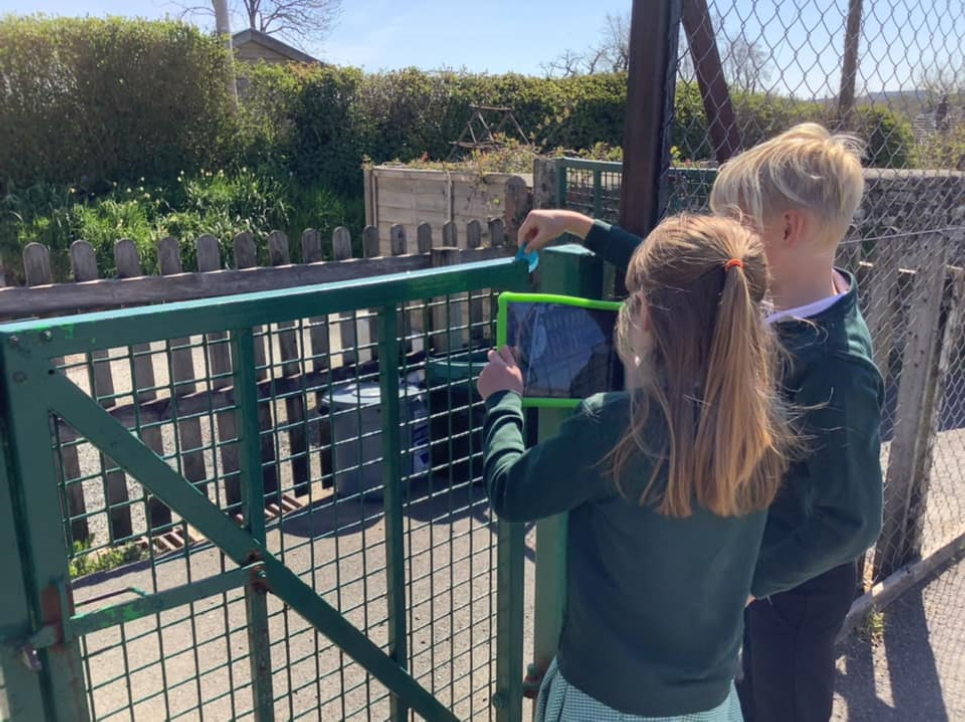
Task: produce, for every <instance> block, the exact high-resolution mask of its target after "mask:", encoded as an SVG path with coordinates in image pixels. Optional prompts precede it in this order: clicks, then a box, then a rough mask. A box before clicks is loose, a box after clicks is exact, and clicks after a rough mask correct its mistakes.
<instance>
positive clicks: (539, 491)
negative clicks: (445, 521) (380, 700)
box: [485, 392, 766, 717]
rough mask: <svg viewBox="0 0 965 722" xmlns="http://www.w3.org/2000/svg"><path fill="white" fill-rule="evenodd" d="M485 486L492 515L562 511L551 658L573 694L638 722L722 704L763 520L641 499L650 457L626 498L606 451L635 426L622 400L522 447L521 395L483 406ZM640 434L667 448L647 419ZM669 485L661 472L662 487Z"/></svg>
mask: <svg viewBox="0 0 965 722" xmlns="http://www.w3.org/2000/svg"><path fill="white" fill-rule="evenodd" d="M487 410H488V413H487V415H486V426H485V449H486V455H485V478H486V484H487V490H488V492H489V498H490V501H491V503H492V507H493V510H494V511H495V513H496V514H497V515H499V516H500V517H501V518H503V519H507V520H510V521H530V520H534V519H540V518H542V517H547V516H551V515H554V514H559V513H562V512H567V511H568V512H569V524H568V526H567V557H566V563H567V580H566V583H567V588H566V618H565V620H564V624H563V630H562V633H561V636H560V645H559V652H558V654H557V662H558V664H559V668H560V671H561V672H562V674H563V676H564V677H565V678H566V679H567V681H568V682H570V684H573V685H575V686H576V687H577V688H579V689H581V690H582V691H584V692H585V693H587V694H589V695H590V696H592V697H594V698H596V699H597V700H599V701H600V702H602V703H603V704H605V705H608V706H609V707H612V708H613V709H616V710H619V711H620V712H623V713H625V714H631V715H639V716H643V717H665V716H676V715H684V714H689V713H694V712H700V711H704V710H709V709H712V708H714V707H716V706H717V705H719V704H721V703H722V702H723V701H724V699H725V698H726V697H727V695H728V693H729V691H730V686H731V683H732V681H733V678H734V673H735V671H736V666H737V656H738V650H739V648H740V644H741V632H742V620H743V611H744V605H745V603H746V601H747V597H748V594H749V593H750V589H751V580H752V577H753V573H754V563H755V559H756V558H757V554H758V550H759V548H760V544H761V539H762V537H763V534H764V525H765V522H766V513H765V512H759V513H755V514H750V515H747V516H744V517H732V518H721V517H719V516H715V515H714V514H712V513H711V512H709V511H707V510H706V509H703V508H701V507H699V506H696V504H695V507H694V510H693V514H692V515H691V516H690V517H688V518H684V519H673V518H669V517H666V516H662V515H660V514H658V513H657V512H656V511H655V510H654V509H653V508H651V507H649V506H641V505H640V504H639V503H638V500H639V498H640V496H641V494H642V492H643V490H644V487H645V485H646V483H647V482H648V481H649V479H650V477H651V473H652V471H653V466H654V460H653V459H652V458H650V457H648V456H646V455H643V454H638V455H637V457H636V458H634V459H632V460H631V462H630V465H629V466H628V467H627V469H626V472H625V474H624V476H623V478H624V480H625V481H624V495H621V494H620V493H618V491H617V489H616V486H615V485H614V483H613V479H612V476H611V474H610V473H609V468H608V464H607V462H606V459H605V457H606V455H607V454H608V453H609V452H610V451H611V450H612V449H613V448H614V446H615V445H616V444H617V442H618V441H619V440H620V438H621V437H622V435H623V434H624V433H625V432H626V430H627V428H628V427H629V423H630V396H629V394H627V393H613V394H606V395H598V396H594V397H591V398H590V399H588V400H587V401H585V402H584V403H583V405H582V406H581V408H580V410H579V412H578V413H577V414H576V415H575V416H573V417H572V418H570V419H568V420H567V421H566V422H565V423H564V424H563V426H562V428H561V430H560V432H559V434H558V435H557V436H555V437H554V438H552V439H549V440H548V441H545V442H543V443H541V444H539V445H538V446H536V447H534V448H532V449H530V450H528V451H527V450H526V448H525V444H524V439H523V409H522V400H521V398H520V397H519V396H518V395H517V394H515V393H512V392H503V393H499V394H494V395H493V396H491V397H490V398H489V399H488V400H487ZM645 437H646V438H647V440H648V441H650V442H651V443H652V444H653V446H654V448H655V449H658V450H659V449H661V448H663V447H665V443H666V439H667V429H666V422H665V421H664V419H663V415H662V414H660V413H654V414H651V416H650V419H649V421H648V426H647V428H646V429H645ZM656 483H657V487H656V488H657V489H660V487H661V486H662V485H664V484H666V465H663V469H662V472H661V474H660V476H658V478H657V481H656Z"/></svg>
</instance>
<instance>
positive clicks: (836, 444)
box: [519, 123, 884, 722]
mask: <svg viewBox="0 0 965 722" xmlns="http://www.w3.org/2000/svg"><path fill="white" fill-rule="evenodd" d="M860 153H861V143H860V141H858V140H857V139H855V138H853V137H850V136H847V135H832V134H831V133H829V132H828V131H827V130H826V129H824V128H822V127H821V126H819V125H816V124H813V123H808V124H802V125H798V126H795V127H794V128H791V129H790V130H788V131H786V132H784V133H781V134H780V135H778V136H777V137H775V138H773V139H771V140H769V141H766V142H764V143H762V144H760V145H758V146H755V147H754V148H751V149H750V150H748V151H746V152H744V153H742V154H740V155H738V156H737V157H735V158H734V159H733V160H731V161H729V162H727V163H725V164H724V165H723V166H722V167H721V168H720V171H719V174H718V178H717V181H716V182H715V184H714V188H713V190H712V192H711V207H712V208H713V210H714V211H715V212H716V213H718V214H723V215H732V216H735V217H740V218H741V219H742V221H743V222H745V224H748V225H750V226H752V227H753V229H754V230H755V231H756V232H757V233H758V234H759V235H760V237H761V239H762V241H763V245H764V249H765V251H766V253H767V261H768V266H769V269H770V274H771V280H770V297H771V303H772V305H773V310H772V312H771V313H770V315H769V316H768V321H769V322H770V323H771V324H773V325H774V327H775V329H776V330H777V333H778V336H779V338H780V340H781V342H782V343H783V345H784V347H785V348H786V349H787V351H788V361H787V364H786V366H787V368H786V370H785V372H784V374H783V379H782V387H783V394H784V396H785V398H786V399H787V400H788V401H789V402H791V403H793V404H795V405H798V406H800V407H802V408H803V409H805V411H804V413H803V418H802V425H803V429H802V430H803V433H804V434H805V435H806V437H807V438H809V439H810V440H811V441H810V444H809V447H810V448H809V450H808V453H807V454H806V455H805V457H804V458H803V459H802V460H801V461H799V462H796V463H794V464H792V465H791V467H790V469H789V470H788V472H787V474H786V475H785V477H784V486H783V489H782V492H781V493H780V494H779V496H778V498H777V500H776V501H775V503H774V505H773V506H772V508H771V510H770V512H769V515H768V523H767V529H766V531H765V536H764V542H763V544H762V547H761V552H760V556H759V558H758V561H757V568H756V572H755V580H754V584H753V587H752V590H753V591H752V593H753V595H754V596H755V597H757V598H758V599H759V600H760V601H755V602H753V603H751V604H750V605H749V607H748V609H747V614H746V630H745V643H744V655H743V664H744V679H743V681H742V682H741V683H740V685H739V691H740V695H741V702H742V707H743V709H744V716H745V719H746V720H747V721H748V722H755V721H756V722H827V720H828V719H829V718H830V715H831V709H832V703H833V696H834V640H835V637H836V636H837V634H838V631H839V630H840V629H841V626H842V624H843V622H844V618H845V616H846V614H847V612H848V609H849V608H850V605H851V601H852V599H853V597H854V593H855V589H856V586H857V578H856V577H857V564H856V558H857V557H858V556H859V555H860V554H862V553H863V552H864V551H865V550H866V549H868V547H870V546H871V545H872V544H874V542H875V540H876V539H877V537H878V534H879V533H880V531H881V512H882V476H881V465H880V453H881V438H880V431H879V428H880V423H881V405H882V401H883V395H884V388H883V387H884V384H883V382H882V379H881V375H880V373H879V372H878V370H877V368H876V367H875V365H874V361H873V358H874V357H873V354H872V348H871V336H870V333H869V332H868V328H867V326H866V324H865V322H864V319H863V318H862V316H861V312H860V311H859V309H858V303H857V286H856V283H855V279H854V276H853V275H851V274H850V273H848V272H847V271H844V270H840V269H836V268H835V267H834V259H835V254H836V251H837V247H838V245H839V244H840V243H841V241H842V240H843V239H844V236H845V234H846V233H847V230H848V227H849V225H850V223H851V220H852V216H853V214H854V212H855V211H856V209H857V208H858V206H859V204H860V202H861V196H862V193H863V189H864V180H863V174H862V170H861V159H860ZM564 233H570V234H573V235H576V236H579V237H581V238H584V239H585V244H586V246H587V248H589V249H591V250H593V251H595V252H596V253H599V254H600V255H602V256H603V257H604V258H605V259H606V260H608V261H610V262H612V263H614V264H616V265H617V266H618V267H623V268H625V267H626V265H627V262H628V260H629V258H630V257H631V255H632V253H633V251H634V249H635V248H636V246H637V245H638V244H639V243H640V238H639V237H637V236H634V235H632V234H630V233H627V232H626V231H623V230H622V229H620V228H617V227H615V226H609V225H608V224H605V223H602V222H600V221H593V220H591V219H589V218H587V217H586V216H582V215H580V214H574V213H571V212H568V211H534V212H533V213H531V214H530V216H529V218H528V219H527V220H526V222H525V223H524V224H523V226H522V227H521V229H520V237H519V242H520V245H527V246H528V247H529V248H530V250H534V249H538V248H541V247H543V246H545V245H546V244H547V243H549V242H550V241H551V240H553V239H554V238H556V237H558V236H560V235H563V234H564Z"/></svg>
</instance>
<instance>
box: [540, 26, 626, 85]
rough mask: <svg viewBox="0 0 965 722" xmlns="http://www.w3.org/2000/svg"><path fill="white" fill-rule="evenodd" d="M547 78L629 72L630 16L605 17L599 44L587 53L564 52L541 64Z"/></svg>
mask: <svg viewBox="0 0 965 722" xmlns="http://www.w3.org/2000/svg"><path fill="white" fill-rule="evenodd" d="M542 68H543V72H545V73H546V74H547V75H548V76H551V77H563V78H572V77H574V76H576V75H593V74H594V73H625V72H626V71H627V70H628V69H629V68H630V13H629V12H627V13H625V14H623V15H610V14H609V13H608V14H607V16H606V22H605V24H604V26H603V30H602V31H601V32H600V40H599V41H598V42H597V44H596V45H594V46H593V47H591V48H590V49H589V50H586V51H583V52H580V51H577V50H564V51H563V52H562V53H560V54H559V55H558V56H557V57H556V58H554V59H553V60H551V61H549V62H548V63H543V64H542Z"/></svg>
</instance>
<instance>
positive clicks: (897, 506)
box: [874, 234, 947, 579]
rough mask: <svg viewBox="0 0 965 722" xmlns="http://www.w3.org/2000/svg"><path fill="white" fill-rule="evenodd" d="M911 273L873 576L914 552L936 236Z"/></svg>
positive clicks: (941, 257)
mask: <svg viewBox="0 0 965 722" xmlns="http://www.w3.org/2000/svg"><path fill="white" fill-rule="evenodd" d="M916 255H917V260H918V263H917V269H916V270H917V271H918V273H917V275H916V278H915V286H914V291H913V294H914V296H913V299H912V305H911V310H910V312H909V319H908V333H907V341H906V343H905V352H904V357H903V362H902V371H901V383H900V385H899V387H898V419H897V421H896V423H895V432H894V438H893V440H892V442H891V452H890V454H889V461H888V470H887V477H886V483H885V507H884V516H883V519H884V523H883V529H882V533H881V536H880V537H879V539H878V543H877V545H876V547H875V550H876V551H875V565H874V566H875V568H874V576H875V578H879V579H880V578H883V577H887V576H889V575H891V574H892V573H893V572H895V571H896V570H898V569H899V568H900V567H902V566H903V565H904V564H905V563H907V562H908V561H909V560H910V559H911V557H912V556H913V555H914V550H913V549H912V548H911V547H910V546H909V543H910V541H911V535H910V533H909V524H914V520H913V519H912V518H911V517H912V515H913V514H914V513H916V511H918V509H917V507H918V506H919V501H920V499H921V498H922V496H921V491H922V485H923V484H924V485H927V479H921V478H918V477H917V473H916V472H918V470H920V469H921V467H922V459H921V457H922V455H923V454H925V453H926V451H927V436H928V435H929V433H930V428H929V426H930V424H928V423H927V419H928V414H929V410H930V406H929V389H930V388H931V387H932V383H933V380H932V378H931V377H932V375H933V374H934V373H935V363H934V362H935V350H936V347H937V346H938V344H937V340H938V339H937V334H938V329H939V319H940V314H941V306H942V290H943V288H944V284H945V272H946V267H945V259H946V255H947V246H946V245H945V244H944V243H942V240H941V236H940V235H937V234H933V235H931V236H927V237H925V238H923V239H922V241H921V242H920V245H919V246H918V247H917V249H916Z"/></svg>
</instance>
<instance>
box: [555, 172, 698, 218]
mask: <svg viewBox="0 0 965 722" xmlns="http://www.w3.org/2000/svg"><path fill="white" fill-rule="evenodd" d="M555 163H556V207H557V208H568V209H571V210H576V211H580V212H581V213H586V214H587V215H590V216H592V217H593V218H599V219H601V220H605V221H609V222H614V223H615V222H616V221H617V216H618V214H619V208H620V188H621V185H622V178H623V164H622V163H614V162H609V161H597V160H584V159H582V158H558V159H557V160H556V161H555ZM716 176H717V171H716V170H715V169H713V168H671V169H669V170H668V171H667V186H668V188H667V190H668V202H667V209H666V211H665V213H678V212H680V211H706V210H707V209H708V203H709V200H710V189H711V187H713V184H714V178H716Z"/></svg>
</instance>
